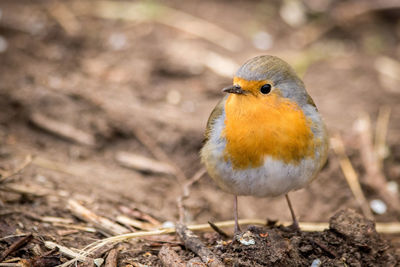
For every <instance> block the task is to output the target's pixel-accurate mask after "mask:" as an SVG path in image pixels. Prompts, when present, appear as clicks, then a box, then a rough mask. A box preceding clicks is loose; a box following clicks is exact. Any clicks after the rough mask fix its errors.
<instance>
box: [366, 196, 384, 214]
mask: <svg viewBox="0 0 400 267" xmlns="http://www.w3.org/2000/svg"><path fill="white" fill-rule="evenodd" d="M369 205H370V207H371V209H372V211H373V212H375V213H376V214H379V215H381V214H384V213H386V211H387V206H386V204H385V202H383V201H382V200H380V199H374V200H371V202H370V203H369Z"/></svg>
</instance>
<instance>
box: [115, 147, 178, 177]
mask: <svg viewBox="0 0 400 267" xmlns="http://www.w3.org/2000/svg"><path fill="white" fill-rule="evenodd" d="M115 159H116V161H117V162H118V163H119V164H120V165H121V166H123V167H125V168H129V169H134V170H137V171H141V172H150V173H158V174H169V175H176V171H175V168H174V167H173V166H171V165H170V164H168V163H165V162H162V161H157V160H154V159H150V158H147V157H144V156H142V155H139V154H135V153H131V152H125V151H118V152H117V153H116V155H115Z"/></svg>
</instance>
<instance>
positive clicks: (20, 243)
mask: <svg viewBox="0 0 400 267" xmlns="http://www.w3.org/2000/svg"><path fill="white" fill-rule="evenodd" d="M31 239H32V234H28V235H27V236H24V237H21V238H20V239H18V240H17V241H15V242H14V243H13V244H11V246H10V247H8V248H7V249H6V250H5V251H4V252H3V253H2V254H1V256H0V261H3V260H4V259H5V258H7V256H8V255H10V254H11V253H13V252H14V251H16V250H18V249H19V248H21V247H23V246H24V245H26V244H27V243H28V242H29V241H30V240H31Z"/></svg>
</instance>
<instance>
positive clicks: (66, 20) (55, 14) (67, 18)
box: [44, 1, 82, 36]
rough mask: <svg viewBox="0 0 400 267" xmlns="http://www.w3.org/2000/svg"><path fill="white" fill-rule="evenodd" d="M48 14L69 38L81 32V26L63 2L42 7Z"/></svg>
mask: <svg viewBox="0 0 400 267" xmlns="http://www.w3.org/2000/svg"><path fill="white" fill-rule="evenodd" d="M44 8H45V11H47V12H46V13H48V14H49V15H50V16H51V17H52V18H53V19H54V20H55V21H56V22H57V23H58V24H59V25H60V26H61V27H62V28H63V29H64V30H65V32H66V33H67V34H68V35H70V36H76V35H78V34H79V33H80V32H81V29H82V26H81V24H80V23H79V22H78V20H77V19H76V17H75V15H74V13H73V12H72V11H71V10H70V9H69V8H68V7H67V6H66V5H65V4H63V2H59V1H57V2H53V3H50V4H49V3H46V4H45V5H44Z"/></svg>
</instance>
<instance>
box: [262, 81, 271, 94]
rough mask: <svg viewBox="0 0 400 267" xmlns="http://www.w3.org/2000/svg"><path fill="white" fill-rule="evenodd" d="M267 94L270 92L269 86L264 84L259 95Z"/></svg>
mask: <svg viewBox="0 0 400 267" xmlns="http://www.w3.org/2000/svg"><path fill="white" fill-rule="evenodd" d="M269 92H271V85H270V84H268V83H267V84H264V85H263V86H261V93H263V94H268V93H269Z"/></svg>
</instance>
